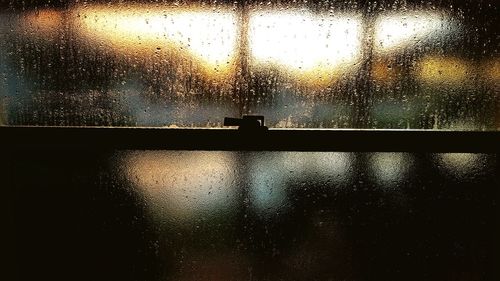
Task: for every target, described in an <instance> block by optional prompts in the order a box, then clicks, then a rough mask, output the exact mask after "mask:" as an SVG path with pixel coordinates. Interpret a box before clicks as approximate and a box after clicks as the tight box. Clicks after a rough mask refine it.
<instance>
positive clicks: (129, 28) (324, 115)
mask: <svg viewBox="0 0 500 281" xmlns="http://www.w3.org/2000/svg"><path fill="white" fill-rule="evenodd" d="M389 2H390V3H389ZM389 2H385V1H320V2H314V3H312V2H311V3H309V2H307V1H303V2H298V1H271V2H258V1H242V2H240V1H236V2H231V1H222V2H217V3H215V2H203V1H192V2H190V1H184V2H169V3H166V2H161V3H158V2H157V1H149V2H148V1H145V2H140V3H139V2H137V1H119V2H118V1H52V2H51V1H37V2H34V1H23V2H22V3H19V2H18V1H10V3H9V2H8V1H7V2H2V4H0V7H1V9H0V23H1V24H0V124H2V125H56V126H71V125H83V126H85V125H97V126H158V127H164V126H165V127H220V126H222V120H223V117H225V116H240V115H243V114H260V115H264V116H265V117H266V120H267V124H268V125H269V126H270V127H285V128H411V129H454V130H498V129H499V128H500V118H499V111H500V110H499V101H498V90H499V88H498V87H499V80H500V56H499V55H498V43H499V39H498V38H499V37H498V22H497V16H498V9H497V3H496V2H495V1H493V0H491V1H472V0H470V1H458V0H455V1H440V2H437V3H432V1H431V2H429V1H395V2H393V1H389ZM434 2H435V1H434Z"/></svg>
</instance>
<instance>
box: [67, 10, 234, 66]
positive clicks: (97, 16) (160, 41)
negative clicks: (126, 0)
mask: <svg viewBox="0 0 500 281" xmlns="http://www.w3.org/2000/svg"><path fill="white" fill-rule="evenodd" d="M76 13H77V20H76V21H75V22H76V24H77V26H78V27H79V30H80V31H81V32H82V34H83V35H84V36H86V37H90V39H93V41H96V42H103V43H109V44H112V45H113V47H115V48H118V49H119V48H123V49H124V50H125V51H130V50H134V49H137V48H140V47H146V48H151V49H156V48H164V47H168V46H169V45H174V46H176V47H178V48H180V49H181V48H184V49H185V50H187V51H188V52H190V53H191V54H192V55H194V56H195V57H197V58H198V59H200V60H202V61H203V62H204V63H206V64H209V67H216V66H219V65H225V64H228V63H229V62H230V61H231V60H232V59H233V57H234V54H235V52H236V44H237V35H238V34H237V19H236V16H235V14H234V13H233V12H225V11H218V12H214V11H205V10H187V9H160V8H156V9H155V8H147V7H143V6H142V7H141V6H131V7H124V8H121V9H115V8H110V7H104V6H96V7H90V8H84V9H78V10H77V12H76Z"/></svg>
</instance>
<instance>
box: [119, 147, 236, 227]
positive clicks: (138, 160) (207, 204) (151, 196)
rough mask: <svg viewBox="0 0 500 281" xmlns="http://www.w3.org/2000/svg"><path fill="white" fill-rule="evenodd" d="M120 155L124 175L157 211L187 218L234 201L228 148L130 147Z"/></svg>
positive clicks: (171, 216)
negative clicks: (191, 149)
mask: <svg viewBox="0 0 500 281" xmlns="http://www.w3.org/2000/svg"><path fill="white" fill-rule="evenodd" d="M120 159H121V162H120V166H121V167H122V169H123V172H124V173H125V175H126V177H127V179H128V180H129V181H130V182H131V183H132V185H133V186H135V187H136V188H137V189H138V191H139V192H140V193H141V194H142V195H143V196H144V197H145V198H146V200H147V203H148V205H149V206H150V207H151V208H152V209H153V211H154V212H156V213H157V214H158V213H159V215H165V216H167V217H170V218H174V219H188V218H191V217H193V216H196V215H206V214H210V213H212V214H213V213H217V212H219V211H221V209H223V210H224V209H228V208H230V207H231V206H232V204H234V202H235V201H234V200H235V192H237V190H236V187H235V186H234V185H235V182H234V179H235V175H234V173H235V171H234V163H233V160H232V157H231V153H230V152H193V151H191V152H190V151H182V152H176V151H170V152H169V151H134V152H126V153H124V154H123V155H120Z"/></svg>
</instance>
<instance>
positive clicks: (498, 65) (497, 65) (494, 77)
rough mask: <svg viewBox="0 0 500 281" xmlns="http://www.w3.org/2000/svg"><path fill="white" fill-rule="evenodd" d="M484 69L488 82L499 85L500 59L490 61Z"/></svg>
mask: <svg viewBox="0 0 500 281" xmlns="http://www.w3.org/2000/svg"><path fill="white" fill-rule="evenodd" d="M482 69H483V77H484V78H485V80H486V82H488V83H491V84H493V85H498V82H500V58H496V59H492V60H488V61H487V62H486V63H484V64H483V66H482Z"/></svg>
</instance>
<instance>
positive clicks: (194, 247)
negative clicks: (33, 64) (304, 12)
mask: <svg viewBox="0 0 500 281" xmlns="http://www.w3.org/2000/svg"><path fill="white" fill-rule="evenodd" d="M4 161H5V162H4V163H7V164H6V165H5V166H6V167H5V169H4V171H7V177H6V178H3V180H2V184H1V185H2V187H3V190H4V192H5V191H7V194H8V196H6V197H5V198H4V200H6V201H7V206H8V207H9V212H8V213H9V218H10V221H9V222H10V224H11V227H8V228H7V229H8V230H9V231H8V233H9V234H10V235H13V237H12V239H11V240H13V241H15V242H14V243H8V244H11V246H12V248H13V252H14V253H15V261H14V263H15V267H14V268H15V271H16V274H17V279H19V280H120V281H125V280H499V278H500V268H499V267H498V261H499V260H500V247H499V245H500V239H499V237H500V232H499V227H500V212H499V211H500V210H499V209H500V206H499V199H500V198H499V191H498V190H499V186H500V185H499V174H498V155H495V154H464V153H458V154H457V153H447V154H446V153H445V154H443V153H441V154H439V153H438V154H428V153H427V154H426V153H420V154H412V153H344V152H342V153H329V152H328V153H327V152H228V151H226V152H218V151H210V152H207V151H196V152H189V151H162V150H149V151H148V150H140V151H138V150H111V149H100V150H91V149H83V148H81V149H76V148H72V149H69V148H66V149H57V148H50V149H48V148H45V149H43V148H37V149H22V150H21V149H11V150H10V151H7V159H6V160H4Z"/></svg>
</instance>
